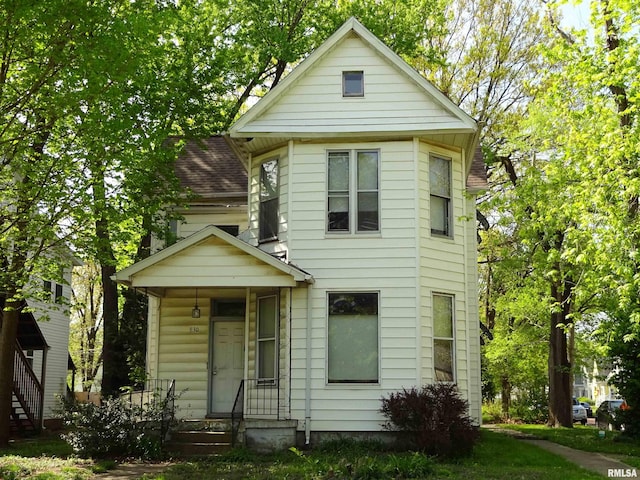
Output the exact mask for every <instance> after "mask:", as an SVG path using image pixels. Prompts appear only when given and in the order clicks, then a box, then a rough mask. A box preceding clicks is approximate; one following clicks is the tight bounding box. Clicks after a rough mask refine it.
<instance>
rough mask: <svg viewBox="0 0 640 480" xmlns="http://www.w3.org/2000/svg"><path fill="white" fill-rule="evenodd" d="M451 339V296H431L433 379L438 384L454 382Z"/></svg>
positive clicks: (452, 341) (452, 342)
mask: <svg viewBox="0 0 640 480" xmlns="http://www.w3.org/2000/svg"><path fill="white" fill-rule="evenodd" d="M453 347H454V337H453V296H451V295H442V294H434V295H433V351H434V360H433V365H434V368H435V378H436V381H439V382H453V381H455V355H454V348H453Z"/></svg>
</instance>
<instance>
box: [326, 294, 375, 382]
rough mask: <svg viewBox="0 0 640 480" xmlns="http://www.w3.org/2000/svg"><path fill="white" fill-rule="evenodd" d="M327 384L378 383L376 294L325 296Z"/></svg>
mask: <svg viewBox="0 0 640 480" xmlns="http://www.w3.org/2000/svg"><path fill="white" fill-rule="evenodd" d="M328 303H329V305H328V312H329V315H328V316H329V319H328V332H329V333H328V339H327V344H328V355H327V362H328V365H327V367H328V374H327V380H328V382H329V383H377V382H378V358H379V355H378V293H376V292H349V293H343V292H340V293H329V294H328Z"/></svg>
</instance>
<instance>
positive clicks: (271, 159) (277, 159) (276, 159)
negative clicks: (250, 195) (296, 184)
mask: <svg viewBox="0 0 640 480" xmlns="http://www.w3.org/2000/svg"><path fill="white" fill-rule="evenodd" d="M269 162H276V168H277V169H278V176H277V179H276V181H277V185H276V193H275V199H276V200H277V202H278V208H277V213H276V234H275V236H273V237H265V238H262V236H261V234H260V233H261V230H262V221H261V219H262V218H261V217H262V204H263V203H266V202H267V201H272V200H273V199H272V198H270V199H269V200H267V201H265V202H263V201H262V166H263V165H264V164H265V163H269ZM280 166H281V165H280V157H269V158H266V159H264V160H262V161H260V163H259V164H258V215H257V217H258V218H257V220H258V232H257V234H258V242H259V243H268V242H273V241H277V240H278V237H279V235H280V221H279V219H278V217H279V216H280Z"/></svg>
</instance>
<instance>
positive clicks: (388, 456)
mask: <svg viewBox="0 0 640 480" xmlns="http://www.w3.org/2000/svg"><path fill="white" fill-rule="evenodd" d="M505 452H509V455H505ZM147 478H148V480H152V479H155V480H200V479H202V478H225V479H238V480H240V479H242V480H267V479H274V478H287V479H314V480H324V479H331V478H344V479H355V478H359V479H390V478H396V479H402V478H424V479H429V478H433V479H436V478H447V479H450V480H462V479H464V480H485V479H487V478H491V479H494V480H512V479H513V478H519V479H522V480H527V479H531V480H534V479H536V480H537V479H541V478H544V479H545V480H595V479H598V478H601V477H600V476H599V475H596V474H594V473H589V472H586V471H585V470H583V469H581V468H580V467H578V466H576V465H573V464H571V463H569V462H568V461H566V460H564V459H561V458H559V457H558V456H556V455H553V454H551V453H548V452H546V451H543V450H540V449H539V448H536V447H535V446H532V445H530V444H527V443H525V442H521V441H518V440H515V439H513V438H509V437H507V436H505V435H501V434H497V433H493V432H486V431H483V432H482V435H481V441H480V442H479V443H478V445H477V447H476V448H475V449H474V451H473V452H472V454H471V456H470V457H468V458H465V459H456V460H453V461H449V460H445V459H437V460H434V459H431V458H429V457H428V456H425V455H423V454H420V453H415V452H407V453H398V452H389V451H386V450H385V449H384V448H383V446H382V445H381V444H378V443H376V442H373V443H372V442H364V443H363V442H354V441H348V440H339V441H336V442H331V443H329V444H322V445H319V446H317V447H316V448H313V449H312V450H310V451H308V452H300V451H285V452H281V453H278V454H273V455H256V454H252V453H250V452H247V451H246V450H239V451H233V452H231V453H229V454H227V455H223V456H221V457H216V458H207V459H201V460H199V461H191V462H188V463H179V464H176V465H172V466H170V467H168V468H167V469H166V470H165V471H164V472H163V473H162V474H159V475H149V476H147Z"/></svg>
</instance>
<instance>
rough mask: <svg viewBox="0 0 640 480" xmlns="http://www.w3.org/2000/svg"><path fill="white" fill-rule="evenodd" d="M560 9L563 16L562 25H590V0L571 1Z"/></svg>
mask: <svg viewBox="0 0 640 480" xmlns="http://www.w3.org/2000/svg"><path fill="white" fill-rule="evenodd" d="M576 3H577V5H576ZM560 10H561V11H562V16H563V20H562V25H566V26H569V27H573V28H587V27H588V26H589V15H590V11H589V1H588V0H582V1H581V2H576V1H570V2H568V3H566V4H565V5H563V6H562V7H561V8H560Z"/></svg>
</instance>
